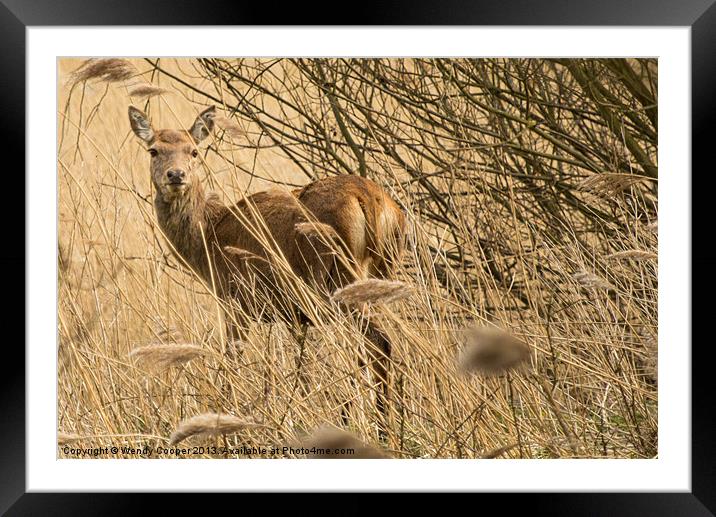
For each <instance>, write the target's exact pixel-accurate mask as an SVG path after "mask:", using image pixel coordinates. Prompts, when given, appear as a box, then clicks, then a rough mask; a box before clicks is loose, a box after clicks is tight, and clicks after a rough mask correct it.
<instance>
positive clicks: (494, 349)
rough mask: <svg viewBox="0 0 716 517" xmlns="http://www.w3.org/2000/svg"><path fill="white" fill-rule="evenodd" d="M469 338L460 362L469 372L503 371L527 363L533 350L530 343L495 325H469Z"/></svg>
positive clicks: (484, 374)
mask: <svg viewBox="0 0 716 517" xmlns="http://www.w3.org/2000/svg"><path fill="white" fill-rule="evenodd" d="M466 338H467V339H466V345H465V347H464V348H463V349H462V351H461V353H460V357H459V365H460V368H461V370H462V371H463V372H467V373H477V374H479V375H483V376H486V377H491V376H495V375H501V374H503V373H505V372H507V371H509V370H512V369H515V368H517V367H519V366H521V365H522V364H524V363H525V362H526V361H527V360H529V357H530V354H531V350H530V347H529V345H527V343H525V342H524V341H522V340H520V339H518V338H516V337H514V336H513V335H511V334H508V333H507V332H505V331H503V330H500V329H496V328H492V327H483V328H474V329H470V330H468V331H467V333H466Z"/></svg>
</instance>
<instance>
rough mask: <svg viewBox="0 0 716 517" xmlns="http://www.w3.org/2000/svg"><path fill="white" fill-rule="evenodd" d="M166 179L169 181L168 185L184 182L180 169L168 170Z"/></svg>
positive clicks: (182, 172)
mask: <svg viewBox="0 0 716 517" xmlns="http://www.w3.org/2000/svg"><path fill="white" fill-rule="evenodd" d="M167 179H169V183H182V182H183V181H184V171H183V170H181V169H170V170H168V171H167Z"/></svg>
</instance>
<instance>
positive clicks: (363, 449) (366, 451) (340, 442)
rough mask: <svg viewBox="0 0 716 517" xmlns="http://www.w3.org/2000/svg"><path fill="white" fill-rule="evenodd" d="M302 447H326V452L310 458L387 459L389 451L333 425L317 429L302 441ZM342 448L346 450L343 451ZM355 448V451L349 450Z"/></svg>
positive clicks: (311, 455) (312, 455)
mask: <svg viewBox="0 0 716 517" xmlns="http://www.w3.org/2000/svg"><path fill="white" fill-rule="evenodd" d="M301 446H302V447H307V448H313V447H315V448H316V449H324V452H321V453H316V454H310V455H309V456H308V457H309V458H322V459H386V458H390V456H389V455H388V453H387V452H385V451H383V450H381V449H378V448H376V447H373V446H372V445H368V444H367V443H365V442H363V441H362V440H360V439H359V438H357V437H356V436H354V435H353V434H351V433H349V432H347V431H343V430H341V429H337V428H335V427H331V426H323V427H319V428H318V429H316V430H315V431H314V432H313V433H312V434H311V435H310V436H308V437H307V438H305V439H304V440H303V441H302V442H301ZM341 449H344V450H346V451H344V452H341ZM347 449H353V451H352V452H353V453H352V454H351V453H349V452H347Z"/></svg>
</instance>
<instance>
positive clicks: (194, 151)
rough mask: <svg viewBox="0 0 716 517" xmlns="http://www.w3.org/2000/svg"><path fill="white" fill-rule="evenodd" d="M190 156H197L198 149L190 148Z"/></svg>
mask: <svg viewBox="0 0 716 517" xmlns="http://www.w3.org/2000/svg"><path fill="white" fill-rule="evenodd" d="M191 156H192V158H196V157H197V156H199V151H197V150H196V149H192V151H191Z"/></svg>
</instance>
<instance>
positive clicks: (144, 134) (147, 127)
mask: <svg viewBox="0 0 716 517" xmlns="http://www.w3.org/2000/svg"><path fill="white" fill-rule="evenodd" d="M129 125H131V126H132V131H134V134H135V135H137V137H139V139H140V140H144V141H145V142H147V143H149V142H151V141H152V139H153V138H154V130H153V129H152V124H151V123H150V122H149V118H148V117H147V115H146V114H145V113H144V112H143V111H141V110H138V109H137V108H135V107H134V106H130V107H129Z"/></svg>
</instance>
